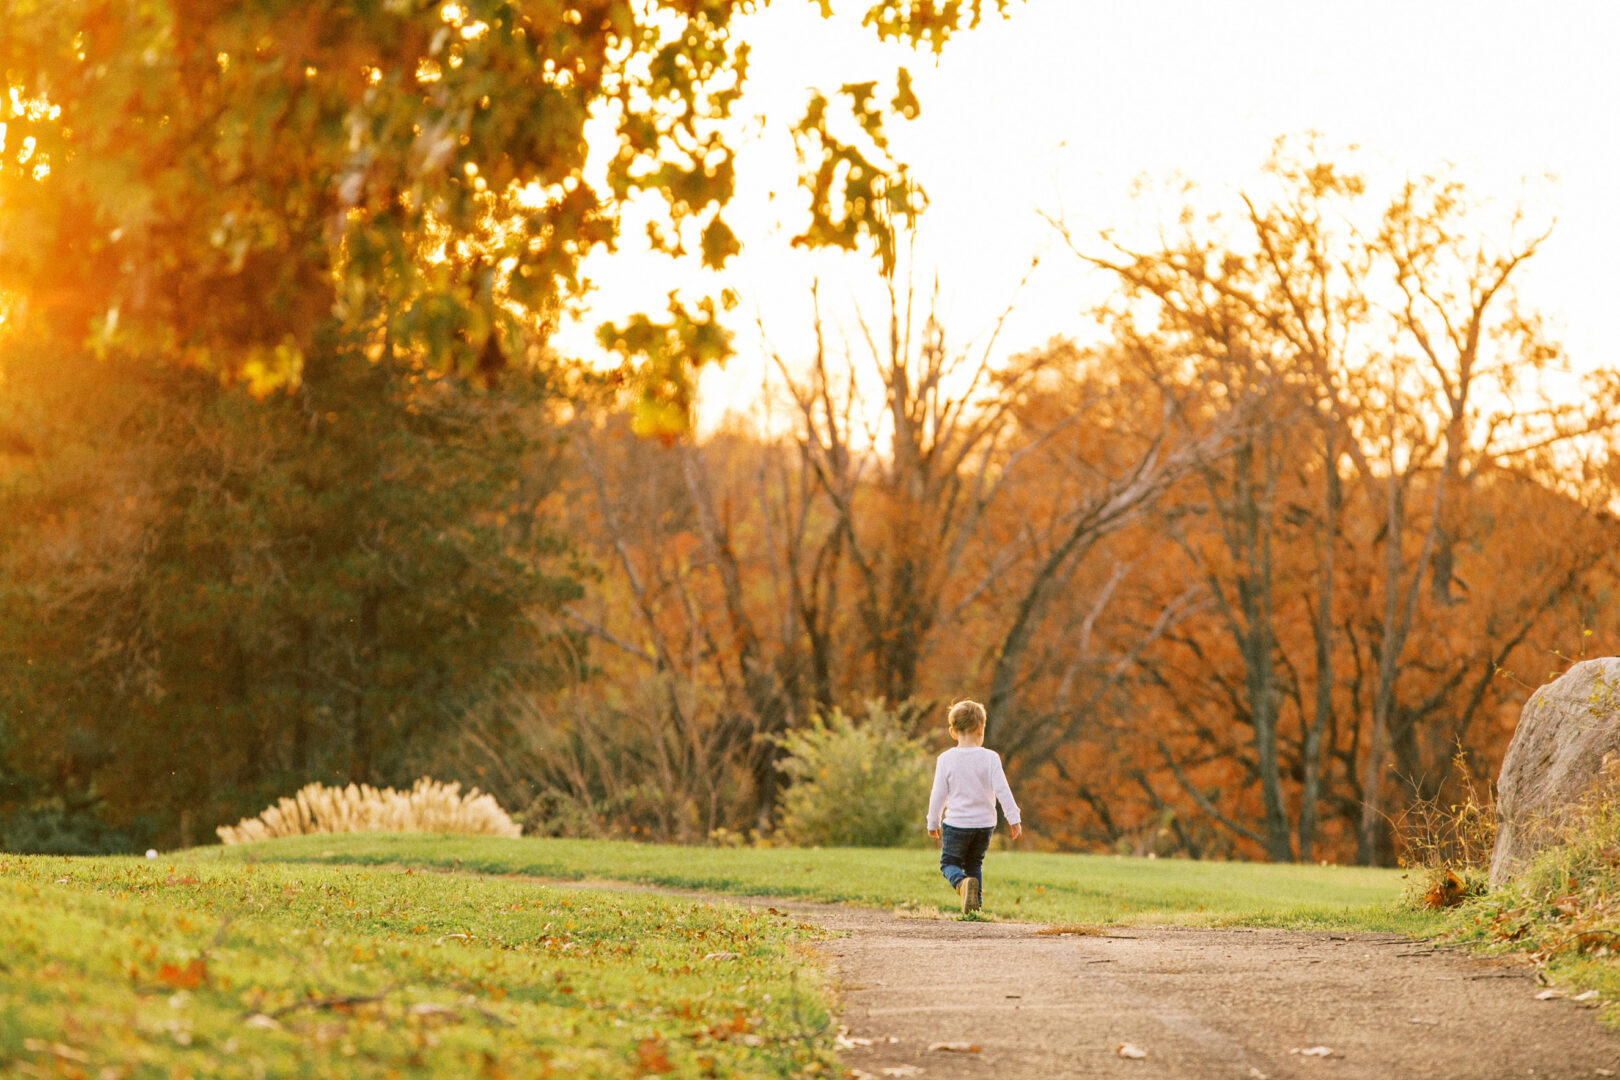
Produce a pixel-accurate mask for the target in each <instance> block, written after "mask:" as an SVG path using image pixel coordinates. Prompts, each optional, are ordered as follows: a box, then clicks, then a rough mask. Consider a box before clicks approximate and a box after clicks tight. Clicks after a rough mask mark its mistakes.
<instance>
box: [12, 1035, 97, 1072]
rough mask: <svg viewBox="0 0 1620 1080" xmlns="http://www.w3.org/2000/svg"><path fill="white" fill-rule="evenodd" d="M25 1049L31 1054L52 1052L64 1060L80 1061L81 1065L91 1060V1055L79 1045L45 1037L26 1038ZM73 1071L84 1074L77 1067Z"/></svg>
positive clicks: (52, 1054)
mask: <svg viewBox="0 0 1620 1080" xmlns="http://www.w3.org/2000/svg"><path fill="white" fill-rule="evenodd" d="M23 1049H24V1050H27V1051H28V1052H29V1053H30V1054H50V1055H51V1056H53V1057H59V1058H61V1059H62V1060H63V1061H75V1062H78V1063H79V1064H80V1065H83V1064H84V1063H85V1062H87V1061H89V1060H90V1055H89V1054H86V1053H85V1052H84V1051H83V1050H80V1049H78V1048H77V1047H73V1046H69V1045H67V1044H66V1043H59V1042H46V1041H45V1040H44V1039H24V1040H23ZM73 1071H74V1073H75V1074H78V1075H83V1074H80V1073H78V1070H77V1069H75V1070H73Z"/></svg>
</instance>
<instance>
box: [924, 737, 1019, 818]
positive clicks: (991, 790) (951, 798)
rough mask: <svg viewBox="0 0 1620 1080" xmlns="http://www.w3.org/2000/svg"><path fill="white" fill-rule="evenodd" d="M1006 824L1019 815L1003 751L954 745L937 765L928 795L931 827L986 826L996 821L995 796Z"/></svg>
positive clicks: (942, 755) (940, 758)
mask: <svg viewBox="0 0 1620 1080" xmlns="http://www.w3.org/2000/svg"><path fill="white" fill-rule="evenodd" d="M998 799H999V800H1000V801H1001V812H1002V813H1004V814H1006V815H1007V824H1009V825H1016V824H1018V822H1019V820H1020V818H1019V813H1018V804H1017V803H1016V802H1014V801H1013V793H1012V788H1010V787H1008V786H1007V774H1006V773H1005V772H1003V771H1002V769H1001V755H1000V754H998V753H996V752H995V751H994V750H986V749H985V748H984V747H982V746H953V747H951V748H950V749H949V750H947V751H945V752H944V753H943V754H941V755H939V761H938V762H936V763H935V765H934V790H933V791H932V792H930V793H929V796H928V831H929V832H933V831H934V830H935V829H938V828H939V823H940V820H941V818H942V817H943V819H944V822H945V824H947V825H952V826H955V827H956V828H958V829H983V828H986V827H987V826H993V825H995V823H996V800H998Z"/></svg>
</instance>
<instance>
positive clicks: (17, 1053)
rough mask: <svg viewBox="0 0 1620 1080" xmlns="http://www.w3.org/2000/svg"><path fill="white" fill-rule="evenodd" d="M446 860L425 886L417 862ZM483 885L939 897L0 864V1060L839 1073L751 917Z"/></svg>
mask: <svg viewBox="0 0 1620 1080" xmlns="http://www.w3.org/2000/svg"><path fill="white" fill-rule="evenodd" d="M438 869H443V870H461V871H467V872H468V873H460V874H448V873H431V872H427V871H429V870H438ZM987 870H988V871H989V891H988V910H989V912H990V914H991V915H992V916H993V917H997V918H1003V919H1022V920H1032V921H1035V920H1038V921H1045V922H1085V923H1180V924H1190V925H1205V926H1228V925H1247V926H1277V927H1296V928H1318V929H1336V930H1380V931H1401V932H1407V933H1427V932H1430V931H1432V930H1434V929H1435V928H1436V926H1437V925H1438V919H1437V917H1434V916H1427V915H1423V914H1420V913H1416V912H1410V911H1403V910H1400V909H1398V908H1397V906H1396V898H1397V897H1398V895H1399V893H1400V890H1401V879H1400V876H1399V873H1398V872H1392V871H1378V870H1353V869H1345V868H1336V867H1310V866H1303V867H1302V866H1264V865H1253V864H1242V863H1192V862H1180V861H1170V860H1161V861H1156V862H1149V861H1146V860H1141V859H1116V858H1112V857H1098V856H1080V855H1049V854H1036V853H1025V852H994V853H992V854H991V856H990V859H989V861H988V863H987ZM471 872H477V873H479V874H486V875H523V876H526V877H541V878H554V879H572V880H579V879H594V880H604V881H625V882H639V883H648V884H658V885H668V886H677V887H682V888H688V889H697V890H705V891H710V892H718V893H732V894H756V895H758V894H767V895H778V896H789V897H801V898H806V899H817V900H834V901H844V902H850V903H858V904H866V905H871V906H877V907H885V908H888V907H898V908H905V909H911V910H913V911H915V912H916V913H918V914H922V915H927V914H931V913H934V912H935V911H936V910H941V911H948V910H949V907H950V904H951V902H952V901H953V900H954V896H953V894H951V893H950V891H949V890H948V889H947V888H946V886H945V884H944V883H943V881H941V880H940V879H939V877H938V872H937V869H936V867H935V856H934V855H933V854H932V853H930V852H928V851H918V850H900V851H870V850H809V851H804V850H793V849H723V848H675V847H660V846H655V845H644V844H630V843H615V842H606V841H583V840H544V839H524V840H504V839H494V838H483V837H451V836H428V835H421V834H415V835H410V834H407V835H390V834H358V835H339V836H308V837H297V838H292V839H287V840H274V841H266V842H263V843H259V844H252V845H241V846H236V847H230V848H202V849H196V850H193V851H188V852H179V853H175V854H173V855H168V856H165V857H163V858H160V859H157V860H150V861H149V860H145V859H131V858H50V857H23V856H6V855H0V1075H4V1076H7V1077H10V1076H34V1077H84V1078H90V1077H94V1078H97V1080H134V1078H141V1077H153V1078H157V1077H163V1078H169V1080H173V1078H182V1077H184V1078H196V1080H201V1078H204V1077H231V1078H236V1077H240V1078H243V1080H249V1078H253V1080H260V1078H264V1077H310V1078H321V1080H325V1078H337V1080H344V1078H359V1077H377V1078H407V1077H445V1076H456V1077H463V1076H465V1077H492V1078H499V1077H509V1078H526V1077H558V1078H562V1077H568V1078H572V1077H580V1078H594V1077H615V1078H641V1077H646V1076H649V1075H650V1076H658V1075H662V1074H665V1073H669V1074H674V1075H680V1076H692V1077H709V1076H713V1077H736V1078H744V1077H810V1076H817V1075H836V1074H837V1069H836V1065H835V1063H834V1057H833V1036H832V1032H831V1031H830V1030H829V1029H828V1022H829V1015H830V1013H829V1001H830V990H829V987H828V986H827V984H826V982H825V981H824V974H823V972H822V970H821V969H820V968H819V967H818V966H816V963H815V961H814V959H813V958H812V957H811V956H810V955H809V954H808V951H807V949H806V946H805V943H806V942H807V941H808V940H809V939H810V938H812V937H814V936H815V935H816V931H814V930H813V929H812V928H810V927H807V926H804V925H802V924H801V923H799V922H798V921H797V920H795V919H793V918H791V917H789V916H785V915H778V914H776V913H773V912H770V911H760V910H753V911H751V910H748V909H744V908H741V907H737V906H733V905H730V904H726V903H702V902H697V901H693V900H690V899H683V898H678V897H669V896H661V895H657V894H649V893H636V892H625V891H611V890H609V891H594V890H593V891H579V890H573V889H564V888H554V887H547V886H546V885H544V884H540V883H537V882H534V881H530V880H516V879H513V878H505V877H499V876H475V875H474V873H471Z"/></svg>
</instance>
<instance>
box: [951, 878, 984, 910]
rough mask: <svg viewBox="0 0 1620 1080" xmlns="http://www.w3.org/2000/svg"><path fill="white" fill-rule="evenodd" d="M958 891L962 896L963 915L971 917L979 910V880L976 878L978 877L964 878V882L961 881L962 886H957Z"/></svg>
mask: <svg viewBox="0 0 1620 1080" xmlns="http://www.w3.org/2000/svg"><path fill="white" fill-rule="evenodd" d="M956 891H957V892H958V893H960V894H961V896H962V914H964V915H971V914H973V913H974V912H975V911H978V910H979V879H978V878H976V877H965V878H963V879H962V881H961V884H959V885H957V886H956Z"/></svg>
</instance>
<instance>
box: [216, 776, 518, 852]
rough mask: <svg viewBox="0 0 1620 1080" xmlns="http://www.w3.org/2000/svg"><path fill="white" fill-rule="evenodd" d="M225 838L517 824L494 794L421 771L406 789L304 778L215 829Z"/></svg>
mask: <svg viewBox="0 0 1620 1080" xmlns="http://www.w3.org/2000/svg"><path fill="white" fill-rule="evenodd" d="M215 831H216V832H217V833H219V838H220V839H221V840H223V841H224V842H225V843H227V844H243V843H247V842H249V841H252V840H267V839H269V838H270V837H273V836H298V835H300V834H303V833H340V832H451V833H487V834H491V835H494V836H519V835H521V834H522V832H523V830H522V828H521V827H520V826H519V825H518V824H517V823H515V822H514V821H513V820H512V819H511V818H510V817H508V816H507V815H506V811H504V810H502V809H501V808H500V806H499V805H498V804H497V803H496V802H495V800H494V798H493V797H491V796H489V795H485V794H483V793H481V792H480V791H479V790H478V789H477V788H473V789H472V790H471V791H469V792H467V794H465V795H463V794H461V785H460V784H442V783H440V782H439V781H437V780H430V779H428V778H427V777H425V776H424V777H423V778H422V779H420V780H418V781H417V782H416V783H415V784H414V785H412V787H411V790H410V791H406V792H401V791H395V790H394V789H393V788H383V789H382V790H381V791H379V790H378V789H376V788H374V787H372V786H371V785H370V784H361V785H359V786H358V787H356V786H355V785H354V784H350V785H349V786H348V787H342V788H339V787H327V786H326V785H325V784H308V785H306V786H304V787H302V788H299V789H298V794H297V795H295V796H293V797H292V798H290V799H288V798H283V799H280V800H278V801H277V802H276V805H275V806H272V807H269V808H268V809H266V810H265V811H264V812H263V813H261V814H260V815H259V816H258V817H254V818H243V819H242V820H241V821H239V822H237V823H236V824H235V825H221V826H220V827H219V828H218V829H216V830H215Z"/></svg>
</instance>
